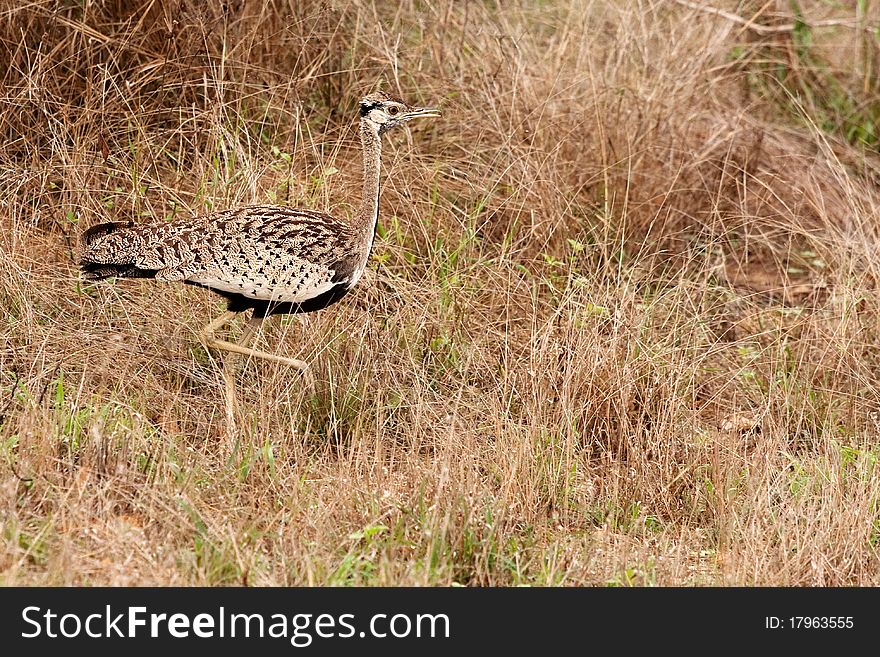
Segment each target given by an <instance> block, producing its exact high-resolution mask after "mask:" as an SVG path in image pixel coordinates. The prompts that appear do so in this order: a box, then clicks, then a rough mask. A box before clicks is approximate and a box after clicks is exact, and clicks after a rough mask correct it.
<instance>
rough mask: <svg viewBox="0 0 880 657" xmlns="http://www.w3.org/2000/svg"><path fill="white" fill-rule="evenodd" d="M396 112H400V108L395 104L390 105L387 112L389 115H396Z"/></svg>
mask: <svg viewBox="0 0 880 657" xmlns="http://www.w3.org/2000/svg"><path fill="white" fill-rule="evenodd" d="M398 112H400V108H399V107H397V105H392V106H391V107H389V108H388V113H389V114H390V115H391V116H397V113H398Z"/></svg>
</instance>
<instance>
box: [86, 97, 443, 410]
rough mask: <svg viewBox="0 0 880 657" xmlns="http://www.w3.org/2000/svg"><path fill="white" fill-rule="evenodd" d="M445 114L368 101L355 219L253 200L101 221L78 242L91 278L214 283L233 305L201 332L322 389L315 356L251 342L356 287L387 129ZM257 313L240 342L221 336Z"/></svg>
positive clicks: (374, 217)
mask: <svg viewBox="0 0 880 657" xmlns="http://www.w3.org/2000/svg"><path fill="white" fill-rule="evenodd" d="M439 116H440V111H439V109H437V108H434V107H414V106H410V105H407V104H406V103H405V102H403V101H402V100H401V99H400V98H398V97H395V96H392V95H391V94H389V93H387V92H383V91H376V92H373V93H370V94H368V95H366V96H364V97H363V98H362V99H361V100H360V104H359V132H360V142H361V150H362V154H363V188H362V196H361V202H360V206H359V209H358V211H357V212H356V214H355V215H354V216H353V217H352V219H350V220H348V221H343V220H342V219H339V218H337V217H333V216H331V215H329V214H325V213H323V212H317V211H314V210H309V209H299V208H292V207H287V206H281V205H248V206H244V207H239V208H234V209H228V210H222V211H218V212H213V213H209V214H205V215H202V216H196V217H192V218H185V219H178V220H175V221H152V222H145V223H136V222H133V221H113V222H106V223H99V224H97V225H95V226H92V227H91V228H88V229H86V230H85V231H84V232H83V233H82V235H81V237H80V240H79V257H78V260H79V267H80V269H81V271H82V276H83V278H84V279H86V280H90V281H99V280H102V279H107V278H111V277H114V278H150V279H155V280H157V281H177V282H182V283H184V284H188V285H194V286H198V287H202V288H207V289H209V290H212V291H213V292H215V293H217V294H219V295H221V296H222V297H224V298H225V299H226V302H227V309H226V312H224V313H223V314H222V315H220V316H219V317H217V318H216V319H214V320H212V321H210V322H208V323H207V324H206V325H205V326H204V327H203V328H202V329H201V331H200V336H201V339H202V342H203V343H204V344H205V345H206V346H207V347H208V348H211V349H215V350H222V351H228V352H232V353H233V354H240V355H245V356H252V357H255V358H261V359H265V360H269V361H274V362H277V363H282V364H285V365H288V366H291V367H294V368H296V369H298V370H300V371H302V373H303V375H304V376H305V377H306V378H307V381H308V382H309V383H310V385H311V386H313V377H312V376H311V373H310V371H309V365H308V363H306V362H304V361H301V360H297V359H292V358H286V357H283V356H279V355H277V354H271V353H268V352H265V351H260V350H257V349H254V348H252V347H251V346H249V345H250V341H251V339H252V338H253V336H254V334H255V332H257V331H258V330H259V329H260V326H261V325H262V323H263V321H264V320H265V319H266V318H267V317H271V316H273V315H278V314H297V313H310V312H315V311H318V310H322V309H324V308H327V307H328V306H330V305H332V304H334V303H336V302H337V301H339V300H340V299H341V298H342V297H344V296H345V295H346V294H348V292H350V291H351V289H352V288H353V287H354V286H355V284H356V283H357V282H358V281H359V280H360V279H361V277H362V275H363V273H364V270H365V269H366V267H367V262H368V260H369V256H370V251H371V249H372V246H373V241H374V239H375V235H376V228H377V226H378V219H379V193H380V176H379V168H380V160H381V155H382V136H383V135H384V134H385V133H386V132H387V131H389V130H391V129H392V128H395V127H398V126H401V125H404V124H406V123H407V122H408V121H410V120H413V119H419V118H428V117H439ZM248 310H250V311H251V315H250V318H249V319H248V323H247V325H246V326H245V330H244V331H243V332H242V336H241V338H240V339H239V342H238V343H234V342H230V341H227V340H223V339H220V338H218V337H217V333H218V331H220V330H221V329H222V328H223V327H225V326H227V325H228V324H229V323H230V322H231V321H232V320H233V318H235V317H236V316H238V315H239V314H240V313H243V312H245V311H248ZM229 385H230V384H229V379H227V386H229ZM233 393H234V391H233Z"/></svg>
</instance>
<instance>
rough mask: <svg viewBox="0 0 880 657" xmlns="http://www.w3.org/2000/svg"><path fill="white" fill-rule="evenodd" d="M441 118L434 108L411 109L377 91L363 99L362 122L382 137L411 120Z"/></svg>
mask: <svg viewBox="0 0 880 657" xmlns="http://www.w3.org/2000/svg"><path fill="white" fill-rule="evenodd" d="M437 116H440V110H438V109H435V108H433V107H410V106H409V105H407V104H406V103H404V102H403V101H402V100H400V99H398V98H394V97H393V96H390V95H389V94H387V93H385V92H384V91H377V92H374V93H371V94H370V95H368V96H364V97H363V98H362V99H361V120H362V121H366V122H367V123H369V124H370V125H371V126H372V127H374V128H375V129H376V131H377V132H378V133H379V134H380V135H381V134H382V133H383V132H385V131H386V130H388V129H389V128H393V127H395V126H398V125H402V124H404V123H406V122H407V121H409V120H411V119H418V118H422V117H424V118H428V117H437Z"/></svg>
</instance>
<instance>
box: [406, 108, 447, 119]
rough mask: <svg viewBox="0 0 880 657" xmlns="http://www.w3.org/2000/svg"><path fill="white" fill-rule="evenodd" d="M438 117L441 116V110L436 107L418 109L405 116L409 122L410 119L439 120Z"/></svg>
mask: <svg viewBox="0 0 880 657" xmlns="http://www.w3.org/2000/svg"><path fill="white" fill-rule="evenodd" d="M438 116H440V110H439V109H437V108H435V107H416V108H413V109H411V110H409V111H408V112H407V113H406V115H404V119H405V120H406V121H409V120H410V119H421V118H426V119H427V118H437V117H438Z"/></svg>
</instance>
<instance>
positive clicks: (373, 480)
mask: <svg viewBox="0 0 880 657" xmlns="http://www.w3.org/2000/svg"><path fill="white" fill-rule="evenodd" d="M706 4H707V3H702V2H701V3H687V2H676V1H674V0H667V1H662V0H638V1H635V0H634V1H630V0H620V1H619V2H613V1H599V0H595V1H593V2H589V1H587V0H553V1H548V2H545V3H533V2H525V1H523V2H521V3H506V2H505V3H503V5H502V8H501V9H499V8H498V7H497V6H496V5H495V3H491V2H485V3H479V2H466V3H465V2H452V1H451V0H449V1H445V0H438V1H436V2H435V1H426V2H420V1H415V0H412V1H410V2H402V3H374V2H372V1H368V0H361V1H358V2H351V3H349V2H339V3H334V2H318V1H316V0H314V1H308V2H299V1H293V0H290V1H287V0H275V1H271V2H267V3H262V2H252V3H251V2H241V3H235V2H228V3H213V2H211V3H205V2H198V1H196V0H173V1H172V2H167V3H166V2H161V3H160V2H150V1H147V0H131V1H123V0H116V1H108V2H96V1H94V0H78V1H74V0H64V1H61V2H54V1H50V0H35V1H28V2H24V0H11V1H10V0H7V1H6V2H5V3H4V4H3V5H2V7H0V85H2V86H0V135H2V137H0V139H2V142H0V227H2V230H0V336H2V343H0V509H2V511H0V520H2V549H0V573H2V574H0V581H2V582H3V583H6V584H138V585H146V584H162V585H164V584H208V585H219V584H231V585H239V584H249V585H266V584H281V585H287V584H355V585H361V584H371V585H385V584H430V585H449V584H452V583H460V584H465V585H512V584H522V583H530V584H540V585H547V584H549V585H557V584H563V585H590V584H601V585H604V584H623V585H651V584H657V585H672V584H676V585H704V584H725V585H729V584H737V585H752V584H763V585H841V584H842V585H880V559H878V552H877V550H878V542H880V509H878V504H880V472H878V468H880V466H878V464H877V459H878V455H880V446H878V432H880V415H878V412H880V403H878V392H880V332H878V331H880V323H878V318H880V315H878V312H880V307H878V302H880V296H878V292H880V288H878V286H880V261H878V259H877V255H878V248H880V236H878V234H877V229H878V226H880V214H878V211H880V188H878V178H880V158H878V156H877V149H878V144H880V109H878V108H880V51H878V39H877V38H876V36H875V35H874V33H873V32H872V28H873V27H874V26H875V25H876V24H877V23H880V6H876V5H878V3H875V2H869V0H860V1H859V2H856V3H849V2H847V3H840V6H835V3H831V2H829V3H819V2H808V1H807V0H803V2H800V3H798V2H789V1H787V0H786V1H784V2H783V1H782V0H777V1H776V2H773V1H772V0H771V1H770V2H765V1H763V0H761V1H760V2H759V1H756V0H740V1H738V2H734V1H733V0H717V2H716V3H714V6H716V7H718V8H720V9H723V10H725V11H727V12H730V13H731V14H732V15H730V16H726V15H719V14H717V13H710V12H707V11H704V10H703V9H701V8H700V7H699V6H696V7H695V6H688V5H706ZM853 5H856V7H855V8H853ZM736 16H740V17H742V18H743V20H736ZM751 18H754V21H755V22H754V25H753V26H749V25H748V24H747V20H748V19H751ZM378 81H381V84H382V85H383V88H385V89H390V90H392V91H395V92H397V93H399V94H400V95H402V96H403V97H404V98H406V99H407V100H408V101H410V102H412V103H424V104H428V103H433V104H439V105H440V106H441V107H442V108H443V110H444V116H443V118H442V119H440V120H435V121H433V122H425V123H421V124H419V125H413V128H412V132H411V133H410V134H407V133H405V132H399V133H395V134H391V135H389V138H388V139H387V140H386V151H385V153H386V154H385V161H384V173H383V180H384V186H383V197H382V216H381V217H380V235H379V238H378V239H377V243H376V247H375V250H374V257H373V259H372V262H371V274H370V276H369V277H367V278H366V279H365V280H364V281H363V283H362V285H360V286H359V287H358V288H357V289H356V292H355V293H353V294H351V295H349V297H347V298H346V299H345V300H344V301H343V302H341V303H340V304H338V305H336V306H334V307H332V308H330V309H328V310H327V311H324V312H322V313H319V314H317V315H313V316H309V317H308V318H307V320H306V321H304V322H299V321H296V320H293V321H291V320H287V321H285V322H283V323H280V324H279V323H276V324H274V325H272V326H271V327H270V328H269V329H267V331H266V332H265V334H264V337H263V340H265V342H266V344H267V347H268V348H270V349H273V350H275V351H277V352H278V353H281V354H285V355H288V356H291V357H299V358H305V359H308V360H310V361H312V362H313V363H314V369H315V372H316V375H317V378H318V385H317V391H316V394H315V395H314V396H311V395H308V394H306V392H305V391H304V390H303V389H302V387H301V379H300V378H299V377H298V376H297V375H295V374H294V373H292V372H291V371H289V370H287V369H285V368H284V367H282V366H277V365H275V364H271V363H263V362H249V363H246V364H243V365H242V368H241V370H240V376H239V413H238V417H237V418H236V420H237V421H236V423H235V424H234V425H230V424H228V423H227V421H226V417H225V412H224V408H225V405H224V404H225V401H224V386H223V381H222V375H221V366H220V361H219V359H220V358H221V357H222V356H219V355H216V354H209V353H207V352H206V351H205V349H204V348H203V347H202V346H201V344H200V343H199V341H198V337H197V329H198V328H199V327H200V326H201V325H202V324H203V323H204V322H205V321H207V320H208V319H209V318H211V317H213V316H215V315H216V314H217V313H218V312H219V311H220V310H221V309H222V303H221V301H220V300H219V298H217V297H215V296H213V295H211V294H210V293H208V292H205V291H203V290H198V289H193V288H188V287H184V286H180V285H171V284H157V283H153V282H143V281H118V282H117V283H116V284H115V285H113V284H97V285H86V284H84V283H83V282H82V281H81V280H80V278H79V275H78V272H77V270H76V267H75V265H74V263H73V254H72V249H73V247H74V246H75V240H76V236H77V234H78V233H79V232H80V231H81V230H82V229H84V228H85V227H87V226H89V225H92V224H93V223H95V222H99V221H105V220H110V219H129V218H139V217H141V218H149V217H167V218H169V219H170V218H172V217H175V216H187V215H189V214H190V213H199V212H204V211H208V210H211V209H220V208H225V207H229V206H233V205H238V204H243V203H250V202H278V203H289V204H291V205H302V206H307V207H313V208H317V209H323V210H331V211H333V212H336V213H338V214H340V215H342V216H346V215H348V214H350V213H351V212H352V211H353V207H354V205H355V203H356V201H357V198H358V193H359V192H358V186H359V176H360V163H359V156H358V150H357V142H356V132H355V131H354V130H353V125H354V108H355V104H356V101H357V98H358V97H359V96H360V95H361V94H362V93H365V92H368V91H370V90H372V89H373V88H374V87H375V85H376V84H377V82H378ZM235 330H239V329H238V328H236V329H235Z"/></svg>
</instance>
